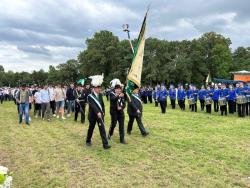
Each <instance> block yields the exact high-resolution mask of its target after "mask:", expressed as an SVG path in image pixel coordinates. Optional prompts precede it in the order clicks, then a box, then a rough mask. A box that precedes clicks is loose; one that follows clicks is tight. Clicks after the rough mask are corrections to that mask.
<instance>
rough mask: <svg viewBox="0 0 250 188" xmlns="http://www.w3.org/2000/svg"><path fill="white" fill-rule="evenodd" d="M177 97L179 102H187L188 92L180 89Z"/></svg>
mask: <svg viewBox="0 0 250 188" xmlns="http://www.w3.org/2000/svg"><path fill="white" fill-rule="evenodd" d="M177 97H178V100H179V101H183V100H185V97H186V91H185V90H184V89H183V90H180V89H178V92H177Z"/></svg>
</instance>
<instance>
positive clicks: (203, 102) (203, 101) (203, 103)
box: [200, 99, 205, 111]
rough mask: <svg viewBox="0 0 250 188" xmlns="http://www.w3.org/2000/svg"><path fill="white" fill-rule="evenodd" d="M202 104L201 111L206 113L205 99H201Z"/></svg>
mask: <svg viewBox="0 0 250 188" xmlns="http://www.w3.org/2000/svg"><path fill="white" fill-rule="evenodd" d="M200 104H201V111H204V108H205V100H204V99H200Z"/></svg>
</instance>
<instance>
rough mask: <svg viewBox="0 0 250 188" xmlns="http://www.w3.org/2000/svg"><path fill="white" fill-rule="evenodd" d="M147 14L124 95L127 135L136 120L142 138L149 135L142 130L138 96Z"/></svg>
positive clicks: (140, 104)
mask: <svg viewBox="0 0 250 188" xmlns="http://www.w3.org/2000/svg"><path fill="white" fill-rule="evenodd" d="M147 13H148V11H147V12H146V15H145V17H144V20H143V23H142V27H141V31H140V34H139V37H138V41H137V45H136V48H135V49H134V56H133V61H132V65H131V68H130V71H129V74H128V76H127V87H126V94H127V96H128V115H129V122H128V129H127V133H128V134H131V131H132V127H133V123H134V119H136V121H137V124H138V127H139V129H140V131H141V134H142V135H143V136H147V135H148V134H149V133H148V132H147V131H146V129H145V128H144V125H143V123H142V119H141V118H142V101H141V99H140V97H139V95H138V92H139V88H140V87H141V74H142V64H143V56H144V46H145V31H146V19H147Z"/></svg>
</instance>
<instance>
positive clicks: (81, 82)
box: [77, 79, 85, 86]
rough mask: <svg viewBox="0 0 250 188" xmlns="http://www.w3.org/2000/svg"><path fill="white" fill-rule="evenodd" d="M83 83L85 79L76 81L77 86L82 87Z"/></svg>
mask: <svg viewBox="0 0 250 188" xmlns="http://www.w3.org/2000/svg"><path fill="white" fill-rule="evenodd" d="M84 83H85V79H80V80H78V81H77V84H81V85H82V86H83V85H84Z"/></svg>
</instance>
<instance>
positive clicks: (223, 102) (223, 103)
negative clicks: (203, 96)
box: [219, 97, 227, 106]
mask: <svg viewBox="0 0 250 188" xmlns="http://www.w3.org/2000/svg"><path fill="white" fill-rule="evenodd" d="M219 105H220V106H225V105H227V99H226V98H225V97H222V98H219Z"/></svg>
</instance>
